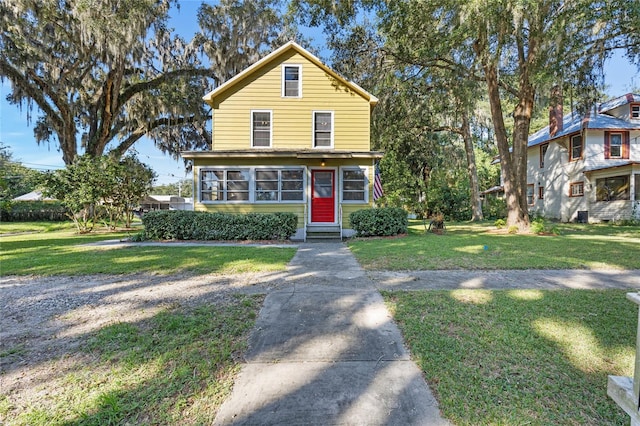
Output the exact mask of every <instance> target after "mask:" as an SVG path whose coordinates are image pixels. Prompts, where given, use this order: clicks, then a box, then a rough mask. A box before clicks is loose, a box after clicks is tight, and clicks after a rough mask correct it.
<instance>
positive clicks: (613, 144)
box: [609, 133, 622, 158]
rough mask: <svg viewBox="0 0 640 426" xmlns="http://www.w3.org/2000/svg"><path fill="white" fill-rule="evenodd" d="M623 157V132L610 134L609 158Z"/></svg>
mask: <svg viewBox="0 0 640 426" xmlns="http://www.w3.org/2000/svg"><path fill="white" fill-rule="evenodd" d="M621 157H622V133H611V134H610V135H609V158H621Z"/></svg>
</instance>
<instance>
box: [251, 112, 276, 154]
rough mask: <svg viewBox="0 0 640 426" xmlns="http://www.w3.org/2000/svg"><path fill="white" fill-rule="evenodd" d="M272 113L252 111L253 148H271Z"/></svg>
mask: <svg viewBox="0 0 640 426" xmlns="http://www.w3.org/2000/svg"><path fill="white" fill-rule="evenodd" d="M271 127H272V126H271V111H251V146H252V147H254V148H269V147H271Z"/></svg>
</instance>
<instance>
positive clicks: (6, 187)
mask: <svg viewBox="0 0 640 426" xmlns="http://www.w3.org/2000/svg"><path fill="white" fill-rule="evenodd" d="M42 179H43V173H42V172H39V171H37V170H34V169H31V168H29V167H26V166H23V165H22V164H21V163H20V162H18V161H14V160H13V155H12V153H11V151H9V148H8V147H6V146H4V145H3V144H2V143H1V142H0V202H3V201H10V200H12V199H13V198H15V197H19V196H20V195H24V194H28V193H29V192H31V191H34V190H35V189H37V187H38V185H40V183H41V182H42Z"/></svg>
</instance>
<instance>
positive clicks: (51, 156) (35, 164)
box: [0, 1, 640, 184]
mask: <svg viewBox="0 0 640 426" xmlns="http://www.w3.org/2000/svg"><path fill="white" fill-rule="evenodd" d="M199 5H200V1H181V2H180V10H179V11H176V10H174V11H172V18H171V21H170V26H172V27H174V28H175V30H176V31H177V32H178V33H179V34H181V35H183V37H184V38H185V39H191V37H192V36H193V34H194V33H195V31H196V30H197V23H196V12H197V9H198V6H199ZM313 34H315V38H316V40H318V43H321V42H322V36H321V34H320V33H319V32H318V31H312V35H313ZM605 84H606V85H607V94H609V95H610V96H618V95H622V94H625V93H628V92H629V91H631V88H632V87H634V86H636V87H637V86H640V77H639V76H638V74H637V70H636V69H635V67H634V66H633V65H631V64H630V63H629V62H628V61H627V60H626V59H624V58H622V57H621V56H620V55H616V56H614V57H613V58H612V59H611V60H609V61H608V62H607V64H606V68H605ZM10 87H11V86H10V83H9V82H8V81H5V82H4V83H2V86H1V87H0V98H1V99H0V141H2V142H3V144H4V145H6V146H9V148H10V150H11V152H12V153H13V158H14V160H16V161H20V162H22V163H23V164H24V165H25V166H28V167H32V168H35V169H39V170H50V169H58V168H62V167H64V163H63V161H62V153H60V152H58V150H57V146H56V145H55V144H51V145H46V144H45V145H38V144H37V143H36V142H35V139H34V137H33V130H32V127H31V126H29V125H28V124H27V117H28V109H27V108H26V107H23V109H22V110H20V109H19V108H18V107H17V106H14V105H11V104H9V103H8V102H7V101H6V96H7V94H8V92H9V89H10ZM209 89H210V88H203V89H202V94H203V95H204V94H205V93H206V92H207V91H208V90H209ZM32 115H33V118H35V117H37V114H36V113H35V112H34V113H33V114H32ZM134 148H135V150H136V152H137V154H138V158H139V159H140V160H141V161H142V162H143V163H146V164H148V165H149V166H151V167H152V168H153V169H154V170H155V172H156V173H157V175H158V178H157V181H156V183H157V184H164V183H171V182H177V181H178V180H179V179H183V178H185V177H189V178H190V175H189V174H186V173H185V168H184V163H183V161H182V160H174V159H173V158H171V157H170V156H169V155H168V154H164V153H162V152H161V151H160V150H158V149H157V148H155V146H154V145H153V142H152V141H150V140H149V139H146V138H145V139H142V140H140V141H138V142H137V143H136V144H135V146H134Z"/></svg>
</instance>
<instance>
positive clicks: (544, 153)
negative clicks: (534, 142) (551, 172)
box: [540, 143, 549, 168]
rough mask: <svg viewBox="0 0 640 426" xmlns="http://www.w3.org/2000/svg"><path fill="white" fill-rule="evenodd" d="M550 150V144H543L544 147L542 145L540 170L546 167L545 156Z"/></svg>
mask: <svg viewBox="0 0 640 426" xmlns="http://www.w3.org/2000/svg"><path fill="white" fill-rule="evenodd" d="M548 149H549V144H548V143H543V144H542V145H540V168H543V167H544V156H545V155H546V154H547V150H548Z"/></svg>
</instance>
